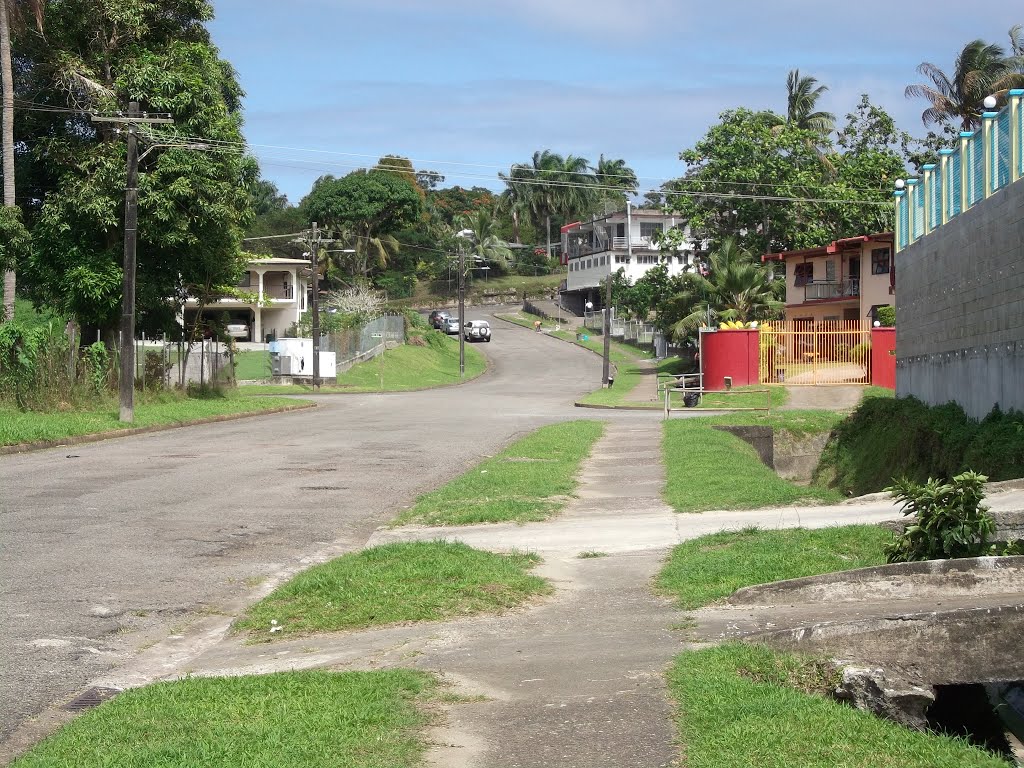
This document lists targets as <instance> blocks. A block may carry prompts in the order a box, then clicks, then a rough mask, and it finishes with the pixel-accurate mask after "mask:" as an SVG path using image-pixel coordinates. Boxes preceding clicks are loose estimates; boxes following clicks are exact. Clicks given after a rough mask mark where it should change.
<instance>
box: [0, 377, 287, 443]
mask: <svg viewBox="0 0 1024 768" xmlns="http://www.w3.org/2000/svg"><path fill="white" fill-rule="evenodd" d="M304 402H305V401H298V402H296V403H282V402H281V401H280V400H278V399H276V398H272V397H263V398H261V397H241V396H239V395H238V394H237V393H235V392H234V391H233V390H226V391H225V393H224V396H222V397H186V396H185V395H183V394H180V393H177V392H166V393H160V394H157V395H152V394H143V393H136V402H135V421H134V422H133V423H131V424H127V425H126V424H122V423H121V422H120V421H118V414H119V411H118V405H117V400H116V399H113V398H104V400H103V401H102V403H100V404H97V405H96V406H94V407H92V408H90V409H88V410H80V411H64V412H45V413H44V412H37V411H19V410H16V409H14V408H10V407H4V406H0V445H17V444H19V443H33V442H38V441H43V440H61V439H63V438H66V437H73V436H75V435H90V434H95V433H102V432H113V431H116V430H119V429H125V428H126V427H151V426H160V425H165V424H188V423H189V422H193V421H197V420H200V419H205V418H210V417H213V416H225V415H229V414H240V413H259V412H261V411H267V410H272V409H276V408H281V407H283V406H288V405H296V406H298V405H301V404H303V403H304Z"/></svg>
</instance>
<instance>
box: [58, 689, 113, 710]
mask: <svg viewBox="0 0 1024 768" xmlns="http://www.w3.org/2000/svg"><path fill="white" fill-rule="evenodd" d="M120 692H121V690H120V689H119V688H95V687H94V688H90V689H89V690H87V691H85V692H83V693H81V694H79V695H78V696H76V697H75V698H73V699H72V700H71V701H69V702H68V703H67V704H65V705H64V707H63V708H64V709H66V710H68V711H69V712H81V711H82V710H84V709H92V708H93V707H98V706H99V705H100V704H102V703H103V702H104V701H106V700H107V699H112V698H114V697H115V696H117V694H119V693H120Z"/></svg>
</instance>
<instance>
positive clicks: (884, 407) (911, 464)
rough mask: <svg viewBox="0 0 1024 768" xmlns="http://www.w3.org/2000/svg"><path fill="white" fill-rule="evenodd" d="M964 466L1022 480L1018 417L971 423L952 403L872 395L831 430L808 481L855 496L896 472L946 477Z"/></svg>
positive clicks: (999, 415) (1023, 431) (1023, 417)
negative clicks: (926, 403)
mask: <svg viewBox="0 0 1024 768" xmlns="http://www.w3.org/2000/svg"><path fill="white" fill-rule="evenodd" d="M968 469H974V470H975V471H977V472H980V473H982V474H985V475H987V476H988V477H989V478H991V479H992V480H1008V479H1011V478H1017V477H1024V414H1021V413H1019V412H1016V411H1010V412H1006V413H1004V412H1002V411H1000V410H999V409H998V408H996V409H994V410H993V411H992V413H990V414H989V415H988V416H987V417H986V418H985V419H984V420H983V421H981V422H977V421H974V420H972V419H970V418H968V417H967V415H966V414H965V413H964V411H963V409H962V408H960V406H958V405H956V404H955V403H947V404H946V405H940V406H928V405H925V404H924V403H922V402H921V401H920V400H917V399H916V398H913V397H906V398H898V399H890V398H880V397H872V398H868V399H865V400H864V401H863V402H862V403H861V404H860V406H858V408H857V409H856V410H855V411H854V412H853V413H852V414H851V415H850V417H849V418H847V419H846V420H845V421H843V422H841V423H840V424H839V426H837V427H836V428H835V429H834V430H833V432H832V435H831V437H830V438H829V441H828V444H827V445H826V446H825V450H824V452H823V453H822V457H821V462H820V464H819V465H818V469H817V471H816V473H815V481H816V482H818V483H822V484H827V485H830V486H832V487H835V488H838V489H839V490H841V491H843V492H844V493H848V494H857V495H859V494H862V493H872V492H874V491H880V490H882V489H883V488H885V487H886V486H887V485H890V484H891V483H892V481H893V478H897V477H902V478H907V479H909V480H912V481H914V482H918V483H924V482H926V481H927V480H928V479H929V478H938V479H939V480H941V481H943V482H948V481H950V480H951V479H952V478H953V477H955V476H956V475H959V474H961V473H962V472H965V471H967V470H968Z"/></svg>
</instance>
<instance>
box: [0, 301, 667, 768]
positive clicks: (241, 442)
mask: <svg viewBox="0 0 1024 768" xmlns="http://www.w3.org/2000/svg"><path fill="white" fill-rule="evenodd" d="M480 314H481V313H473V312H469V313H467V315H468V316H470V317H472V316H474V315H476V316H480ZM494 325H495V336H494V341H493V342H492V343H491V344H488V345H485V346H478V347H476V348H478V349H480V350H481V351H482V352H484V353H485V354H487V355H488V356H489V358H491V362H492V366H491V370H490V371H489V372H488V373H487V374H485V375H484V376H483V377H482V378H480V379H478V380H476V381H473V382H470V383H468V384H465V385H463V386H458V387H450V388H444V389H437V390H430V391H424V392H415V393H404V394H381V395H374V394H369V395H343V396H322V397H320V398H318V402H319V405H320V407H319V408H317V409H312V410H307V411H301V412H298V413H293V414H281V415H276V416H266V417H258V418H252V419H245V420H242V421H236V422H229V423H224V424H214V425H207V426H197V427H189V428H183V429H178V430H172V431H168V432H161V433H156V434H152V435H145V436H139V437H132V438H121V439H114V440H108V441H104V442H99V443H93V444H87V445H79V446H69V447H65V448H57V449H52V450H46V451H39V452H34V453H29V454H23V455H13V456H6V457H0V530H2V531H3V534H2V540H0V547H2V557H0V741H2V740H4V739H6V738H7V737H8V736H10V735H11V734H12V733H13V732H14V730H15V729H16V728H17V727H18V726H19V724H21V723H23V722H25V721H26V719H28V718H31V717H32V716H33V715H35V714H37V713H38V712H40V711H41V710H43V709H44V708H46V707H47V706H48V705H50V704H53V703H59V702H63V701H67V700H68V699H69V698H70V697H72V696H73V695H75V694H76V693H78V692H79V691H81V690H82V688H83V687H84V686H85V685H86V684H87V683H88V682H89V681H90V680H94V679H96V678H98V677H101V676H102V675H103V673H104V672H106V671H108V670H110V669H113V668H114V667H116V666H119V665H122V664H124V663H125V662H126V661H128V660H129V659H131V658H132V657H133V656H134V655H135V654H136V653H137V652H138V651H139V650H140V649H142V648H144V647H146V646H148V645H150V644H152V643H155V642H157V641H161V640H165V639H166V638H167V637H168V636H169V635H172V636H176V635H179V634H182V633H184V632H186V630H187V629H188V628H189V627H190V626H194V624H195V622H196V620H197V618H201V617H202V616H204V615H210V614H222V613H231V612H233V611H234V610H235V609H236V608H237V607H239V606H241V605H244V604H245V603H246V602H247V601H249V600H251V599H252V598H253V596H254V595H255V594H257V593H258V592H259V591H260V589H261V586H260V585H261V584H262V585H263V589H264V590H265V589H266V588H267V586H266V584H265V580H266V579H267V577H268V576H269V575H271V574H275V573H280V572H282V571H283V570H289V569H292V570H294V569H297V568H299V567H301V566H302V564H303V563H304V562H308V561H309V560H308V558H309V556H311V555H312V556H314V557H317V556H319V557H326V556H328V555H332V554H337V553H340V552H343V551H348V550H352V549H357V548H359V547H361V546H362V545H363V544H364V543H365V541H366V540H367V538H368V536H369V535H370V534H371V533H372V531H373V530H374V529H375V528H376V527H377V526H378V525H380V524H382V523H384V522H386V521H387V520H388V519H390V518H391V517H393V516H394V515H395V514H396V512H397V511H398V510H399V509H401V508H402V507H403V506H404V505H407V504H409V503H411V502H412V501H413V499H414V498H415V497H416V496H417V495H418V494H420V493H422V492H424V491H427V490H430V489H433V488H435V487H437V486H439V485H442V484H443V483H445V482H447V481H448V480H450V479H451V478H453V477H455V476H457V475H459V474H461V473H462V472H464V471H465V470H466V469H467V468H468V467H469V466H471V465H473V464H474V463H476V462H477V461H478V460H479V459H480V458H481V457H482V456H484V455H487V454H493V453H494V452H496V451H498V450H499V449H500V448H501V447H503V446H504V445H505V444H507V443H508V442H510V441H511V440H513V439H515V438H516V437H518V436H521V435H522V434H524V433H526V432H528V431H530V430H533V429H536V428H537V427H539V426H542V425H544V424H547V423H553V422H556V421H562V420H567V419H577V418H590V417H592V414H591V413H589V412H587V413H584V412H580V411H578V410H574V409H573V408H572V402H573V400H574V399H575V398H576V397H578V396H579V395H581V394H582V393H585V392H588V391H590V390H592V389H593V388H594V387H595V385H596V384H597V383H598V382H599V381H600V375H601V360H600V358H599V357H597V356H596V355H593V354H591V353H589V352H586V351H584V350H581V349H578V348H575V347H573V346H570V345H567V344H564V343H562V342H560V341H558V340H555V339H551V338H548V337H545V336H541V335H538V334H534V333H532V332H530V331H527V330H525V329H519V328H514V327H511V326H509V325H507V324H505V323H501V322H500V321H497V322H495V323H494ZM632 416H633V417H634V418H635V414H633V415H632ZM659 416H660V414H652V415H651V418H653V419H657V418H658V417H659ZM615 417H616V415H612V416H611V418H615ZM0 753H2V751H0Z"/></svg>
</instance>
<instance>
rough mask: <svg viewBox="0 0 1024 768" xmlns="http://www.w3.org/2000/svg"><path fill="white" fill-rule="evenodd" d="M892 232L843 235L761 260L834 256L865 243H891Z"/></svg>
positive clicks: (773, 254) (772, 254) (770, 254)
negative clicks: (824, 243)
mask: <svg viewBox="0 0 1024 768" xmlns="http://www.w3.org/2000/svg"><path fill="white" fill-rule="evenodd" d="M892 241H893V234H892V232H876V233H875V234H873V235H856V236H855V237H842V238H840V239H838V240H833V241H832V242H831V243H829V244H828V245H821V246H818V247H817V248H804V249H803V250H802V251H780V252H779V253H766V254H764V255H762V256H761V261H762V262H765V261H785V260H786V259H796V258H803V259H808V258H813V257H815V256H832V255H833V254H836V253H840V252H842V251H845V250H853V249H852V248H851V247H850V246H858V250H859V247H860V246H862V245H863V244H864V243H891V242H892Z"/></svg>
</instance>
